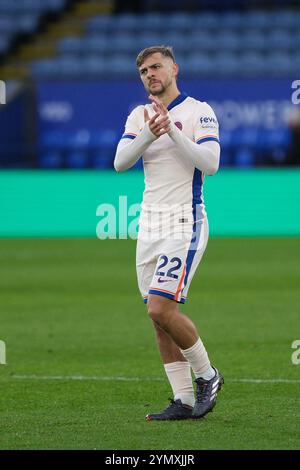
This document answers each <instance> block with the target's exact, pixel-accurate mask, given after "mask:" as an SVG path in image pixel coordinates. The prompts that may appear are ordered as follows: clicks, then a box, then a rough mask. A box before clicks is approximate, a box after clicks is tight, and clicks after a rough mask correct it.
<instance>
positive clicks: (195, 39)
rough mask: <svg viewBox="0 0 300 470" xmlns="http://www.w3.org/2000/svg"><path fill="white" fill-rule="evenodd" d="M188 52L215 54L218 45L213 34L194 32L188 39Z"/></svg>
mask: <svg viewBox="0 0 300 470" xmlns="http://www.w3.org/2000/svg"><path fill="white" fill-rule="evenodd" d="M189 45H190V50H192V51H197V52H200V53H201V52H206V53H207V52H210V51H213V52H216V51H217V50H218V44H217V41H216V37H215V35H214V34H212V33H210V32H206V33H205V32H198V33H197V32H195V31H193V33H192V34H191V35H190V37H189Z"/></svg>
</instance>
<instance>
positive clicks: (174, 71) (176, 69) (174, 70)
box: [172, 64, 179, 77]
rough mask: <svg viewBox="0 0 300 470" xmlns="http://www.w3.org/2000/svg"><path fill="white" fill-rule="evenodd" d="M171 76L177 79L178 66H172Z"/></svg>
mask: <svg viewBox="0 0 300 470" xmlns="http://www.w3.org/2000/svg"><path fill="white" fill-rule="evenodd" d="M172 67H173V74H174V77H177V75H178V73H179V66H178V64H173V66H172Z"/></svg>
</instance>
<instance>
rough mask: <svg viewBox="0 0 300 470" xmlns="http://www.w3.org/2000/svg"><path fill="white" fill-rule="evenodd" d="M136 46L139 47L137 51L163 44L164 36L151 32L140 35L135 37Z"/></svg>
mask: <svg viewBox="0 0 300 470" xmlns="http://www.w3.org/2000/svg"><path fill="white" fill-rule="evenodd" d="M137 44H138V46H139V49H144V48H145V47H149V46H155V45H160V44H164V34H163V33H160V34H159V33H154V32H153V31H151V32H145V33H141V34H140V35H139V36H138V37H137Z"/></svg>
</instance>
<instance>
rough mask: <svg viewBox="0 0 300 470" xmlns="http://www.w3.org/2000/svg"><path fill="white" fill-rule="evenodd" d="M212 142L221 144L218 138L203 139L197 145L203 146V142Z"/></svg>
mask: <svg viewBox="0 0 300 470" xmlns="http://www.w3.org/2000/svg"><path fill="white" fill-rule="evenodd" d="M210 140H212V141H213V142H218V144H219V143H220V141H219V139H217V137H203V139H199V140H197V142H196V144H203V142H208V141H210Z"/></svg>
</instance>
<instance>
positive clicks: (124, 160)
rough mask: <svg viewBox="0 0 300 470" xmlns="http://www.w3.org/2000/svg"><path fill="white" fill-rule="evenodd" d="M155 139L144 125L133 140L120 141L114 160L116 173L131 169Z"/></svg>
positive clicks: (146, 125)
mask: <svg viewBox="0 0 300 470" xmlns="http://www.w3.org/2000/svg"><path fill="white" fill-rule="evenodd" d="M155 139H156V136H155V135H154V134H152V132H151V131H150V129H149V126H148V124H145V126H144V128H143V130H142V131H141V133H140V134H139V135H137V136H136V137H135V139H133V140H130V141H129V140H128V139H121V140H120V142H119V144H118V147H117V151H116V156H115V160H114V167H115V170H116V171H125V170H128V168H131V167H132V166H133V165H134V164H135V163H136V162H137V161H138V159H139V158H140V157H141V156H142V155H143V153H144V152H145V150H147V148H148V147H149V145H150V144H151V143H152V142H153V141H154V140H155Z"/></svg>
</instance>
